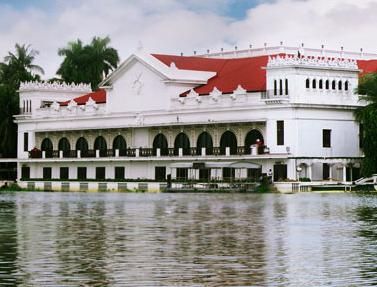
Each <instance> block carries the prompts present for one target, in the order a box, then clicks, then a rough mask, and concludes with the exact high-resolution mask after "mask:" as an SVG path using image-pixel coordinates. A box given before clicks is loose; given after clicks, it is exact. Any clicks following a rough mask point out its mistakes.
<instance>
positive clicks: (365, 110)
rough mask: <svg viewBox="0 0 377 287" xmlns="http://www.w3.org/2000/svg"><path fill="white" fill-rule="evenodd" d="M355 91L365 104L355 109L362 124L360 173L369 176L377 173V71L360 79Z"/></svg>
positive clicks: (356, 115) (357, 118)
mask: <svg viewBox="0 0 377 287" xmlns="http://www.w3.org/2000/svg"><path fill="white" fill-rule="evenodd" d="M357 93H358V94H359V95H360V100H361V101H365V102H366V103H367V105H366V106H363V107H360V108H358V109H356V110H355V117H356V120H357V121H358V122H359V123H360V125H362V127H363V128H362V129H361V133H362V134H360V137H361V140H362V148H363V151H364V155H365V156H364V158H363V164H362V173H363V175H364V176H370V175H372V174H374V173H377V153H376V150H377V73H372V74H367V75H365V76H364V77H362V78H361V79H360V82H359V86H358V88H357Z"/></svg>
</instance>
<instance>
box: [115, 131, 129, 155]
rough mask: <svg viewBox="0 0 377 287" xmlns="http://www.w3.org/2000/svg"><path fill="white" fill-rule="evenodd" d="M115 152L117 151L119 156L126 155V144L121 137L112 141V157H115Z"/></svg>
mask: <svg viewBox="0 0 377 287" xmlns="http://www.w3.org/2000/svg"><path fill="white" fill-rule="evenodd" d="M115 150H119V155H120V156H125V155H127V143H126V140H125V139H124V137H123V136H121V135H118V136H116V137H115V138H114V140H113V155H115Z"/></svg>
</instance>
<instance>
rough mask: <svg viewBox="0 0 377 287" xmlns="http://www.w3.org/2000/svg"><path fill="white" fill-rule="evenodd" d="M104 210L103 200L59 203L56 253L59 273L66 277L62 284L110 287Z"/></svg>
mask: <svg viewBox="0 0 377 287" xmlns="http://www.w3.org/2000/svg"><path fill="white" fill-rule="evenodd" d="M105 211H106V208H105V203H104V202H103V201H98V202H93V203H77V205H76V204H72V203H67V202H61V203H60V214H59V222H58V225H57V228H58V229H57V242H56V251H57V254H58V258H59V260H60V261H61V267H62V268H61V269H60V270H58V273H60V275H62V277H63V278H64V279H63V280H62V282H61V284H63V285H64V284H72V283H74V282H80V284H83V285H85V286H86V285H88V286H108V285H109V281H108V278H107V276H106V247H107V246H106V230H105V219H104V214H105ZM83 285H82V286H83ZM80 286H81V285H80Z"/></svg>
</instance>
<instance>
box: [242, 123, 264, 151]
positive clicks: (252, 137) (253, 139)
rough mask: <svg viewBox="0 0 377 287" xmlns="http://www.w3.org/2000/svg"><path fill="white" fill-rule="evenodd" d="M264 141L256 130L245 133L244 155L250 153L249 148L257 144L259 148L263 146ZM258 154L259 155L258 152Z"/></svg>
mask: <svg viewBox="0 0 377 287" xmlns="http://www.w3.org/2000/svg"><path fill="white" fill-rule="evenodd" d="M263 143H264V139H263V135H262V133H261V132H260V131H258V130H255V129H254V130H251V131H249V132H248V133H247V135H246V138H245V154H250V153H251V146H252V145H255V144H258V145H260V146H261V147H262V146H263ZM258 153H260V152H259V151H258Z"/></svg>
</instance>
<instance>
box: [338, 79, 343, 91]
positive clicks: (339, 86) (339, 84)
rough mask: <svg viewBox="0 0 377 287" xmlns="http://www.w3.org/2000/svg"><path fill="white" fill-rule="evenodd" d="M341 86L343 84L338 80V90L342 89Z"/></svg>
mask: <svg viewBox="0 0 377 287" xmlns="http://www.w3.org/2000/svg"><path fill="white" fill-rule="evenodd" d="M342 86H343V85H342V81H339V82H338V90H339V91H341V90H342Z"/></svg>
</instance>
